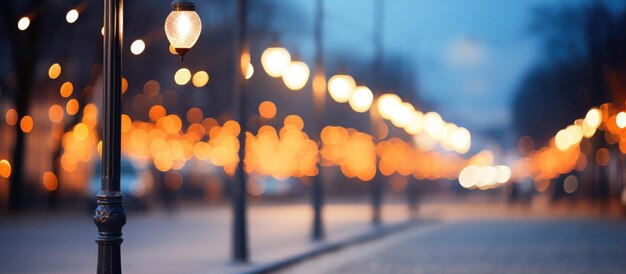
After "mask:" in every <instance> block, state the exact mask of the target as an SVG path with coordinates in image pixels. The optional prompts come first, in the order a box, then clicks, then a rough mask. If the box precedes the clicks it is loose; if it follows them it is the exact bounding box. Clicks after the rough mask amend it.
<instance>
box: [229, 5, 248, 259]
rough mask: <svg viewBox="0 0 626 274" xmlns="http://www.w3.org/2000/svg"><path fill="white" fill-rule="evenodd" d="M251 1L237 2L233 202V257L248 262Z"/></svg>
mask: <svg viewBox="0 0 626 274" xmlns="http://www.w3.org/2000/svg"><path fill="white" fill-rule="evenodd" d="M247 9H248V1H247V0H238V1H237V37H236V39H237V40H236V41H237V50H236V51H235V60H236V63H235V79H236V81H235V90H238V92H239V98H238V99H239V124H240V126H241V131H240V132H239V137H238V138H239V163H238V164H237V171H236V177H235V181H236V182H235V183H234V184H233V189H232V197H231V199H232V203H233V235H232V256H233V260H235V261H238V262H246V261H247V260H248V235H247V234H248V233H247V229H248V228H247V216H246V215H247V214H246V198H247V197H246V180H247V176H246V171H245V169H244V163H243V162H244V159H245V155H246V152H245V150H246V129H247V119H246V116H247V114H246V112H247V107H248V102H247V99H248V98H247V95H246V91H247V88H248V84H247V82H248V81H246V75H247V70H248V69H249V66H248V64H249V63H250V53H249V50H248V35H247V26H246V25H247Z"/></svg>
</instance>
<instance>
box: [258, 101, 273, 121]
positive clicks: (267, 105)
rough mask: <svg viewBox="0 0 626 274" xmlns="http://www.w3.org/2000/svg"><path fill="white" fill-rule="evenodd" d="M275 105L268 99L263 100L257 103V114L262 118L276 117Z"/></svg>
mask: <svg viewBox="0 0 626 274" xmlns="http://www.w3.org/2000/svg"><path fill="white" fill-rule="evenodd" d="M276 111H277V110H276V105H275V104H274V103H272V102H270V101H263V102H262V103H261V104H259V115H261V117H263V118H264V119H272V118H274V117H276Z"/></svg>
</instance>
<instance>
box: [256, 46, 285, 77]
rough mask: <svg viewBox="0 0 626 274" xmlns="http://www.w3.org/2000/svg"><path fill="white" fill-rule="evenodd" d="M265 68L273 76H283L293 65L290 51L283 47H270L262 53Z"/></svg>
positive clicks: (262, 62)
mask: <svg viewBox="0 0 626 274" xmlns="http://www.w3.org/2000/svg"><path fill="white" fill-rule="evenodd" d="M261 64H262V65H263V69H264V70H265V72H267V74H268V75H269V76H271V77H281V76H283V74H284V73H285V72H286V71H287V69H288V68H289V66H290V65H291V55H290V54H289V51H287V50H286V49H285V48H281V47H270V48H267V49H266V50H265V51H263V55H261Z"/></svg>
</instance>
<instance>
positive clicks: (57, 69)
mask: <svg viewBox="0 0 626 274" xmlns="http://www.w3.org/2000/svg"><path fill="white" fill-rule="evenodd" d="M60 75H61V65H59V64H57V63H54V64H52V66H50V68H49V69H48V77H50V79H57V78H58V77H59V76H60Z"/></svg>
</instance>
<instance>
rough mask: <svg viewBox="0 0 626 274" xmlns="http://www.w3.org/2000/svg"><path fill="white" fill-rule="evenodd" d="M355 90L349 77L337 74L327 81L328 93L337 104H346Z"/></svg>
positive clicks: (354, 85)
mask: <svg viewBox="0 0 626 274" xmlns="http://www.w3.org/2000/svg"><path fill="white" fill-rule="evenodd" d="M355 88H356V82H355V81H354V78H352V76H350V75H343V74H338V75H335V76H333V77H330V79H329V80H328V92H330V97H332V98H333V100H335V101H336V102H337V103H345V102H348V100H350V97H351V95H352V92H354V89H355Z"/></svg>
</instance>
